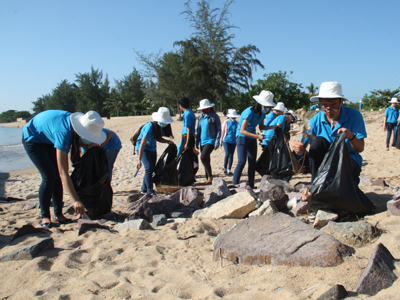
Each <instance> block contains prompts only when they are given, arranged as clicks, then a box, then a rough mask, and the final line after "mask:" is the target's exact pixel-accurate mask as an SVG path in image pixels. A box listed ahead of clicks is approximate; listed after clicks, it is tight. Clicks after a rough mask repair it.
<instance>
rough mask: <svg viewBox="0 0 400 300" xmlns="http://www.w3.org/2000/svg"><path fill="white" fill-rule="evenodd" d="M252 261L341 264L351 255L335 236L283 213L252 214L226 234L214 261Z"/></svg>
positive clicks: (253, 263)
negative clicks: (253, 215) (258, 215)
mask: <svg viewBox="0 0 400 300" xmlns="http://www.w3.org/2000/svg"><path fill="white" fill-rule="evenodd" d="M220 255H222V258H223V259H227V260H230V261H234V262H235V263H243V264H248V265H264V264H273V265H289V266H319V267H331V266H337V265H339V264H341V263H342V262H343V258H342V257H343V256H347V255H350V253H349V252H348V250H347V249H346V247H345V246H344V245H342V244H341V243H340V242H339V241H338V240H336V239H335V238H334V237H332V236H330V235H327V234H325V233H323V232H321V231H319V230H316V229H313V228H312V227H311V226H310V225H307V224H304V223H303V222H301V221H299V220H298V219H296V218H292V217H290V216H288V215H286V214H283V213H279V212H278V213H276V214H273V215H266V216H260V217H251V218H248V219H247V220H244V221H242V222H240V223H239V224H238V225H236V226H235V227H233V228H232V229H230V230H229V231H228V232H226V233H225V234H222V235H221V236H220V237H219V238H218V240H217V241H215V244H214V255H213V259H214V261H218V260H220Z"/></svg>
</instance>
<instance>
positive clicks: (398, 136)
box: [393, 124, 400, 149]
mask: <svg viewBox="0 0 400 300" xmlns="http://www.w3.org/2000/svg"><path fill="white" fill-rule="evenodd" d="M393 146H395V147H396V148H398V149H400V124H397V128H396V132H395V133H394V134H393Z"/></svg>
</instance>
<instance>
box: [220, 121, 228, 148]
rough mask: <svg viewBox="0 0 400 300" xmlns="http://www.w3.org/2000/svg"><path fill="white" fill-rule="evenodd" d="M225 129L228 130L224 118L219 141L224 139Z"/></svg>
mask: <svg viewBox="0 0 400 300" xmlns="http://www.w3.org/2000/svg"><path fill="white" fill-rule="evenodd" d="M227 131H228V120H225V121H224V123H222V129H221V143H222V142H223V141H224V139H225V137H226V133H227Z"/></svg>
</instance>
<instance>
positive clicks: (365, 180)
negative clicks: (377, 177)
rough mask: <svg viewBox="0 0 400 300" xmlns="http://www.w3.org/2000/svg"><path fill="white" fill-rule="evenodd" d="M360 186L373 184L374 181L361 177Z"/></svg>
mask: <svg viewBox="0 0 400 300" xmlns="http://www.w3.org/2000/svg"><path fill="white" fill-rule="evenodd" d="M360 184H372V180H371V179H368V178H364V177H361V176H360Z"/></svg>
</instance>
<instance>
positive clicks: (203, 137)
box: [199, 114, 215, 146]
mask: <svg viewBox="0 0 400 300" xmlns="http://www.w3.org/2000/svg"><path fill="white" fill-rule="evenodd" d="M199 126H200V128H201V134H200V146H204V145H205V144H211V145H215V138H211V137H209V135H208V115H205V114H203V119H202V120H201V121H200V124H199Z"/></svg>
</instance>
